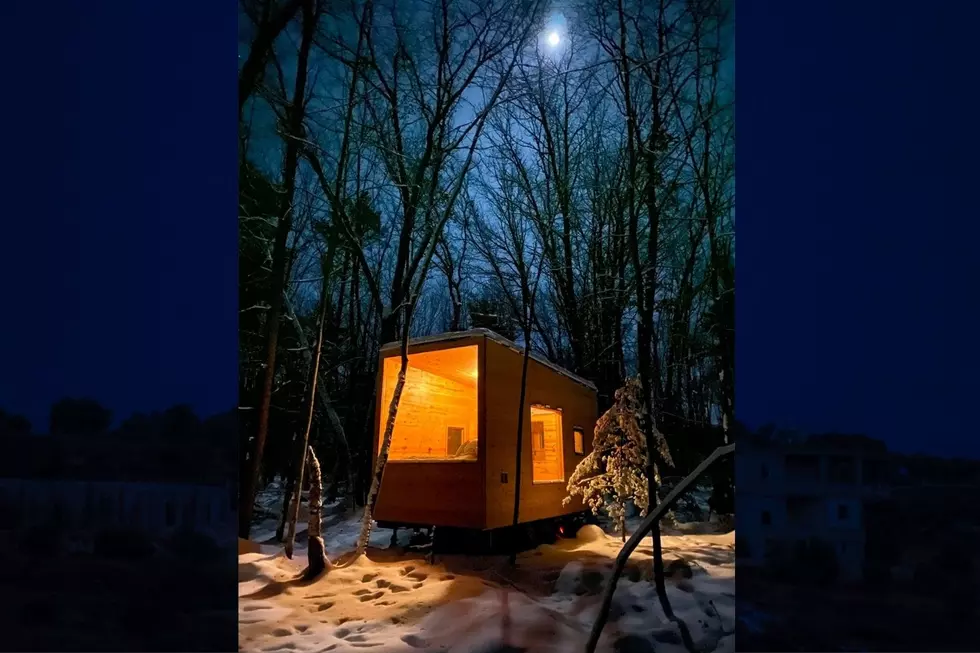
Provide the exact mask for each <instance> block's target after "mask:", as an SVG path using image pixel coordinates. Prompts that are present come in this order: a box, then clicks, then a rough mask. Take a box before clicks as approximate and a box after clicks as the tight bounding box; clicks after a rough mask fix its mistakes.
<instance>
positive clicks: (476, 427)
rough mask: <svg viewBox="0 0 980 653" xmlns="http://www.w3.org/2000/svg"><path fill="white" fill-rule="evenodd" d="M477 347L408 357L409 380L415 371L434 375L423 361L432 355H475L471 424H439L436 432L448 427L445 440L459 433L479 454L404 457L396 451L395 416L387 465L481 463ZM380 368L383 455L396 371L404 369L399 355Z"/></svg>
mask: <svg viewBox="0 0 980 653" xmlns="http://www.w3.org/2000/svg"><path fill="white" fill-rule="evenodd" d="M478 347H479V346H478V345H476V344H472V345H469V344H468V345H463V346H460V347H445V348H437V349H431V350H426V351H421V352H413V353H411V354H409V355H408V365H409V378H411V376H412V375H413V374H412V372H413V370H414V371H416V372H423V373H426V374H432V373H433V372H432V371H431V369H430V367H429V365H428V364H427V363H424V362H422V361H424V360H425V359H426V358H427V357H428V356H429V355H439V354H443V355H450V356H452V355H453V354H464V352H465V354H467V355H468V354H474V355H475V356H474V362H475V365H476V366H475V367H474V371H473V373H472V378H473V379H474V380H475V381H476V386H475V387H474V388H473V390H472V393H473V394H472V395H470V397H469V398H470V400H471V401H472V404H471V405H470V406H468V407H467V409H466V410H467V412H469V411H470V410H472V415H470V416H469V417H470V419H469V420H468V421H469V424H466V423H465V422H463V421H460V422H458V423H453V424H442V425H440V427H439V428H436V431H441V430H442V428H445V429H446V437H447V438H450V439H451V438H453V437H454V436H456V434H455V433H453V431H456V430H458V432H459V437H462V438H463V439H464V441H466V442H470V443H471V444H472V445H473V448H475V449H476V451H474V452H473V455H472V456H469V455H467V456H465V457H457V456H448V455H447V456H431V457H421V456H419V457H415V456H412V457H402V456H401V455H399V454H398V453H397V451H396V450H395V449H394V447H395V444H396V440H398V439H399V438H398V430H399V427H398V426H399V422H398V417H396V418H395V433H394V434H393V437H392V447H393V448H392V449H389V454H388V455H389V458H388V462H389V463H395V464H413V463H422V464H427V463H453V464H465V463H478V462H479V458H480V456H479V446H480V445H479V441H480V439H481V435H482V434H481V429H480V424H479V406H480V401H481V397H480V392H479V360H480V357H479V348H478ZM381 365H382V370H381V389H380V390H381V399H382V405H381V406H380V407H379V408H380V410H381V411H382V412H381V420H380V424H379V427H378V432H377V449H376V450H377V451H378V452H380V450H381V446H382V441H383V438H384V430H385V426H386V424H387V421H388V419H387V418H388V407H389V404H390V401H391V395H392V394H393V392H394V388H395V385H396V382H397V376H398V375H397V372H396V371H395V370H397V369H398V368H400V367H401V358H400V357H399V356H386V357H384V358H383V359H382V362H381ZM389 371H390V374H389ZM406 382H407V383H408V382H409V379H406ZM408 391H409V388H408V386H406V388H405V390H403V393H402V402H405V399H406V396H407V393H408ZM404 408H406V406H405V404H404V403H400V405H399V415H405V413H404V412H403V410H404ZM423 414H424V411H423Z"/></svg>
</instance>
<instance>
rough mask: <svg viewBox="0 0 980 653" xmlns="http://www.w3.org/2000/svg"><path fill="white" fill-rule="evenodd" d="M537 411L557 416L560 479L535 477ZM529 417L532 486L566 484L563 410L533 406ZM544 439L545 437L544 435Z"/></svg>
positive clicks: (540, 405) (529, 410)
mask: <svg viewBox="0 0 980 653" xmlns="http://www.w3.org/2000/svg"><path fill="white" fill-rule="evenodd" d="M535 411H540V412H545V413H548V414H549V415H553V416H557V427H558V428H557V430H558V437H557V442H558V469H559V474H558V478H549V479H536V478H535V477H534V451H535V449H536V448H537V447H536V444H537V443H536V442H535V435H534V426H533V424H534V413H535ZM528 416H529V417H530V419H531V424H532V426H531V432H530V436H531V484H532V485H550V484H553V483H564V482H565V432H564V428H563V424H562V422H563V421H564V414H563V413H562V409H561V408H553V407H551V406H546V405H543V404H531V406H530V407H529V408H528ZM542 437H544V436H543V435H542Z"/></svg>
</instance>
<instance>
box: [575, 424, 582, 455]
mask: <svg viewBox="0 0 980 653" xmlns="http://www.w3.org/2000/svg"><path fill="white" fill-rule="evenodd" d="M572 450H573V451H574V452H575V455H576V456H584V455H585V429H583V428H582V427H581V426H575V427H573V428H572Z"/></svg>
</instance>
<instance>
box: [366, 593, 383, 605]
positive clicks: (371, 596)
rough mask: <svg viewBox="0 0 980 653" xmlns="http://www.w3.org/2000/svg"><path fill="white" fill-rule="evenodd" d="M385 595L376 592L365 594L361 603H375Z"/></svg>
mask: <svg viewBox="0 0 980 653" xmlns="http://www.w3.org/2000/svg"><path fill="white" fill-rule="evenodd" d="M384 595H385V593H384V592H375V593H374V594H365V595H364V596H362V597H361V603H364V602H366V601H375V600H377V599H380V598H381V597H382V596H384Z"/></svg>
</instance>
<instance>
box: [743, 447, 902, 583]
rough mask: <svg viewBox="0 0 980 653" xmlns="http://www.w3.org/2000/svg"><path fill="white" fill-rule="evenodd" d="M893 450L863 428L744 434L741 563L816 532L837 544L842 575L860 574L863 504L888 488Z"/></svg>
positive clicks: (883, 495)
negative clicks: (777, 435)
mask: <svg viewBox="0 0 980 653" xmlns="http://www.w3.org/2000/svg"><path fill="white" fill-rule="evenodd" d="M887 456H888V453H887V450H886V448H885V446H884V445H883V444H882V443H881V442H878V441H876V440H871V439H869V438H865V437H862V436H814V437H811V438H808V439H806V440H803V441H799V442H776V441H751V440H750V441H746V442H740V443H739V451H738V456H736V462H735V465H736V467H735V472H736V477H735V479H736V487H737V496H738V529H739V540H740V549H739V561H740V564H743V561H744V562H747V563H749V564H753V563H758V564H761V563H763V562H765V561H766V558H767V555H768V553H769V552H771V551H773V550H774V549H775V548H776V547H777V546H780V545H782V546H787V545H788V546H790V547H792V546H794V545H795V544H797V543H799V542H806V541H809V540H811V539H814V538H816V539H820V540H823V541H824V542H826V543H827V544H828V545H830V546H832V547H833V548H834V551H835V553H836V557H837V563H838V567H839V570H840V575H839V578H840V579H841V580H846V581H850V580H858V579H860V578H861V577H862V574H863V570H864V556H865V541H866V533H865V521H864V520H865V509H866V506H867V504H868V503H869V502H871V501H876V500H880V499H883V498H886V497H887V495H888V460H887Z"/></svg>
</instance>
